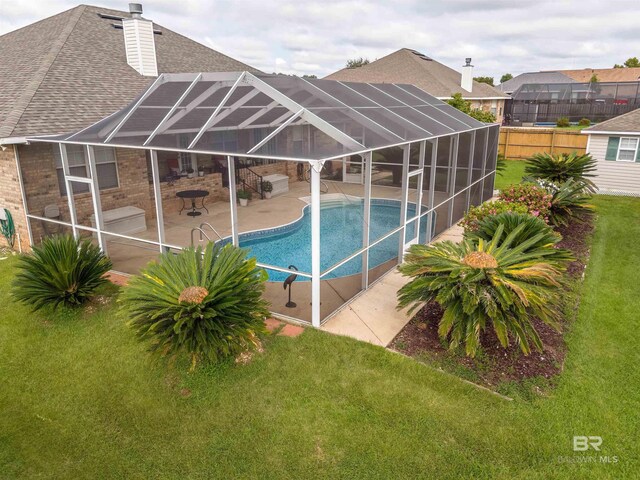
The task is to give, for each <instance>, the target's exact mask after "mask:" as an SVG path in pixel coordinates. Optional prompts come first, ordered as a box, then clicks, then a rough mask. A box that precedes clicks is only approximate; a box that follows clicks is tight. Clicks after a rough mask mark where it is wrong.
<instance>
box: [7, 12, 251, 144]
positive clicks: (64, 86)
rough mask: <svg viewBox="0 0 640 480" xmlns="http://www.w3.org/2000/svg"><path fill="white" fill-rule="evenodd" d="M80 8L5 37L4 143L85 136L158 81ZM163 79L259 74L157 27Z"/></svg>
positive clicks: (118, 37) (112, 31)
mask: <svg viewBox="0 0 640 480" xmlns="http://www.w3.org/2000/svg"><path fill="white" fill-rule="evenodd" d="M99 13H103V14H109V15H115V16H120V17H129V16H130V14H129V13H128V12H121V11H117V10H109V9H105V8H101V7H94V6H89V5H79V6H77V7H75V8H72V9H71V10H67V11H65V12H62V13H60V14H58V15H54V16H53V17H49V18H46V19H44V20H41V21H39V22H36V23H33V24H31V25H28V26H26V27H24V28H21V29H19V30H16V31H14V32H10V33H7V34H5V35H3V36H0V51H1V52H2V55H0V138H5V137H12V136H24V135H33V134H55V133H64V132H68V131H71V130H77V129H79V128H83V127H85V126H87V125H90V124H92V123H94V122H96V121H98V120H100V119H101V118H104V117H105V116H107V115H109V114H111V113H113V112H115V111H117V110H119V109H121V108H122V107H124V106H125V105H127V104H128V103H129V102H131V100H133V99H134V98H135V97H137V96H138V95H139V93H140V92H141V91H143V90H144V89H145V88H146V87H148V86H149V84H150V83H151V82H152V81H153V80H154V78H152V77H143V76H142V75H140V74H138V72H136V71H135V70H134V69H133V68H132V67H130V66H129V65H128V64H127V61H126V56H125V48H124V37H123V31H122V30H120V29H116V28H114V27H113V25H112V24H114V23H118V22H117V21H114V20H109V19H105V18H101V17H100V16H99ZM154 28H155V29H156V30H159V31H160V32H162V34H161V35H156V36H155V44H156V53H157V60H158V72H159V73H174V72H193V71H244V70H248V71H253V72H257V71H258V70H256V69H254V68H253V67H250V66H248V65H246V64H244V63H242V62H239V61H237V60H234V59H232V58H230V57H228V56H226V55H223V54H222V53H220V52H217V51H215V50H212V49H210V48H208V47H205V46H204V45H202V44H200V43H197V42H195V41H193V40H190V39H188V38H186V37H184V36H182V35H180V34H178V33H175V32H173V31H171V30H168V29H166V28H164V27H162V26H160V25H157V24H155V23H154Z"/></svg>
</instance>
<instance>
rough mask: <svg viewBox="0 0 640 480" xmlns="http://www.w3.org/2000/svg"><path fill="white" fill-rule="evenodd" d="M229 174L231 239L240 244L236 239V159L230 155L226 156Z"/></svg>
mask: <svg viewBox="0 0 640 480" xmlns="http://www.w3.org/2000/svg"><path fill="white" fill-rule="evenodd" d="M227 169H228V174H229V207H230V208H231V239H232V241H233V244H234V245H235V246H236V247H238V246H240V240H239V239H238V204H237V202H236V161H235V158H234V157H232V156H231V155H229V156H227Z"/></svg>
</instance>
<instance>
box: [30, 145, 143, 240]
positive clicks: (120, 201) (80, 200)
mask: <svg viewBox="0 0 640 480" xmlns="http://www.w3.org/2000/svg"><path fill="white" fill-rule="evenodd" d="M53 148H54V147H53V146H52V145H51V144H46V143H36V144H32V145H28V146H21V147H20V149H19V154H20V166H21V169H22V179H23V182H24V188H25V193H26V196H27V208H28V209H29V213H30V214H32V215H38V216H44V209H45V207H46V206H47V205H57V206H58V208H59V209H60V216H61V220H62V221H65V222H70V221H71V216H70V214H69V208H68V203H67V197H66V196H62V195H61V194H60V187H59V184H58V175H57V171H56V167H55V157H54V155H53ZM116 161H117V165H118V178H119V183H120V185H119V187H118V188H110V189H105V190H101V191H100V200H101V202H102V210H103V211H104V210H112V209H114V208H118V207H124V206H129V205H131V206H135V207H138V208H141V209H143V210H144V211H145V212H146V216H147V223H149V222H151V221H153V220H154V219H155V209H154V207H153V198H152V197H151V196H150V194H149V180H148V173H147V161H146V154H145V152H144V151H143V150H136V149H121V148H119V149H116ZM74 200H75V206H76V214H77V218H78V224H80V225H86V226H92V224H91V219H90V217H91V215H93V203H92V198H91V194H89V193H79V194H76V195H74ZM31 228H32V235H33V240H34V242H38V241H39V240H40V239H41V238H42V236H44V235H45V234H46V233H47V232H46V231H45V228H44V226H43V225H42V222H41V221H38V220H33V221H32V222H31Z"/></svg>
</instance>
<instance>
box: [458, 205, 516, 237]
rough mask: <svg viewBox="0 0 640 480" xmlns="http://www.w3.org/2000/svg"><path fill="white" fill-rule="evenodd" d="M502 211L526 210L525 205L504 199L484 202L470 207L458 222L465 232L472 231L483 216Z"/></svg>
mask: <svg viewBox="0 0 640 480" xmlns="http://www.w3.org/2000/svg"><path fill="white" fill-rule="evenodd" d="M503 212H516V213H527V212H528V210H527V207H526V206H525V205H522V204H519V203H514V202H512V203H508V202H505V201H504V200H495V201H493V202H485V203H483V204H481V205H478V206H476V207H471V208H470V209H469V211H468V212H467V213H466V215H465V216H464V218H463V219H462V221H461V222H460V225H461V226H462V227H463V228H464V230H465V232H469V231H473V230H475V229H476V228H478V222H480V221H481V220H482V219H483V218H485V217H488V216H491V215H497V214H499V213H503Z"/></svg>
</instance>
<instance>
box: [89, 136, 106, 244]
mask: <svg viewBox="0 0 640 480" xmlns="http://www.w3.org/2000/svg"><path fill="white" fill-rule="evenodd" d="M84 148H85V154H86V156H87V159H88V160H89V162H88V163H89V177H90V179H91V199H92V201H93V215H94V218H95V220H96V230H97V235H98V245H100V250H102V252H103V253H104V254H105V255H107V242H106V241H105V238H104V235H103V234H102V232H103V231H104V222H103V220H102V202H101V201H100V187H99V186H98V171H97V169H96V155H95V152H94V150H93V147H92V146H90V145H85V147H84Z"/></svg>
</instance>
